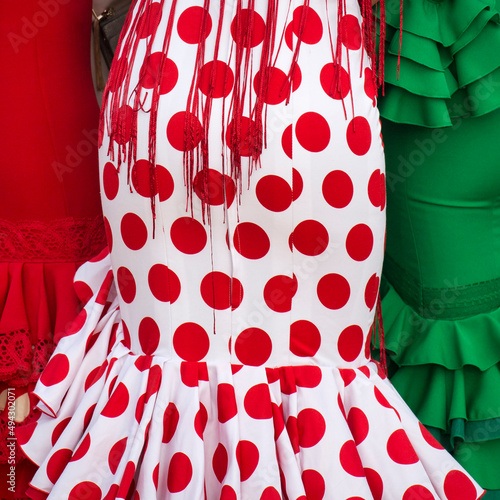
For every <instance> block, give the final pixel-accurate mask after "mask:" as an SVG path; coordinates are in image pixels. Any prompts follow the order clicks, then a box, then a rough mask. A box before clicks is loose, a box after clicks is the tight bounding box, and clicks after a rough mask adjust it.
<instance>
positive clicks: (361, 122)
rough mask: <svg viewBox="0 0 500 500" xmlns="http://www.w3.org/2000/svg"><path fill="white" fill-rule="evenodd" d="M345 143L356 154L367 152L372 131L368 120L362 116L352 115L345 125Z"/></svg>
mask: <svg viewBox="0 0 500 500" xmlns="http://www.w3.org/2000/svg"><path fill="white" fill-rule="evenodd" d="M346 137H347V144H348V146H349V149H350V150H351V151H352V152H353V153H354V154H355V155H358V156H363V155H365V154H366V153H368V150H369V149H370V146H371V143H372V131H371V129H370V124H369V123H368V120H367V119H366V118H365V117H363V116H356V117H354V118H353V119H352V120H351V121H350V122H349V125H348V126H347V132H346Z"/></svg>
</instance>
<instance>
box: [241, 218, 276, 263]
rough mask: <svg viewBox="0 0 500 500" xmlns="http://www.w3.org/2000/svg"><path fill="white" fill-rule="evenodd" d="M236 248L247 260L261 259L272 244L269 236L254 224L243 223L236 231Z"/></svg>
mask: <svg viewBox="0 0 500 500" xmlns="http://www.w3.org/2000/svg"><path fill="white" fill-rule="evenodd" d="M233 242H234V248H235V249H236V251H237V252H238V253H239V254H241V255H243V257H245V258H247V259H253V260H256V259H261V258H262V257H264V256H265V255H266V254H267V252H269V248H270V246H271V243H270V241H269V236H268V235H267V234H266V232H265V231H264V229H262V228H261V227H260V226H258V225H257V224H254V223H253V222H241V223H240V224H238V225H237V226H236V228H235V230H234V236H233Z"/></svg>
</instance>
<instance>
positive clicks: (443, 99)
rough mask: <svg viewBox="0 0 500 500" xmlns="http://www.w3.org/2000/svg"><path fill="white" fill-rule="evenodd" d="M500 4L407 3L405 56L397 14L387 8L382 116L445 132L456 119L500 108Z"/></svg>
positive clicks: (477, 0)
mask: <svg viewBox="0 0 500 500" xmlns="http://www.w3.org/2000/svg"><path fill="white" fill-rule="evenodd" d="M499 4H500V1H498V2H497V1H495V0H454V1H451V0H434V1H431V0H412V1H411V2H409V1H407V2H405V5H404V20H403V33H402V40H401V53H399V50H400V32H399V20H400V16H399V9H391V8H390V7H389V8H387V11H386V16H387V18H386V20H387V25H386V54H385V75H384V79H385V95H384V96H383V97H381V98H380V100H379V109H380V113H381V115H382V116H383V117H384V118H387V119H389V120H391V121H394V122H397V123H408V124H412V125H420V126H425V127H446V126H451V125H452V123H453V120H454V119H456V118H460V117H468V116H481V115H484V114H486V113H489V112H491V111H493V110H494V109H497V108H499V107H500V51H499V50H496V47H499V46H500V5H499ZM399 56H400V57H399ZM398 64H399V74H398Z"/></svg>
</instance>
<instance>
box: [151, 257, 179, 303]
mask: <svg viewBox="0 0 500 500" xmlns="http://www.w3.org/2000/svg"><path fill="white" fill-rule="evenodd" d="M148 283H149V288H150V290H151V293H152V294H153V295H154V297H155V298H156V299H158V300H160V301H161V302H171V303H174V302H175V301H176V300H177V298H178V297H179V294H180V293H181V282H180V280H179V278H178V277H177V275H176V274H175V273H174V272H173V271H172V270H171V269H169V268H168V267H167V266H164V265H163V264H155V265H154V266H153V267H152V268H151V269H150V270H149V273H148Z"/></svg>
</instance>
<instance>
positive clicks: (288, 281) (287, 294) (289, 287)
mask: <svg viewBox="0 0 500 500" xmlns="http://www.w3.org/2000/svg"><path fill="white" fill-rule="evenodd" d="M296 292H297V278H296V277H295V276H294V277H293V278H290V277H289V276H274V277H272V278H271V279H270V280H269V281H268V282H267V283H266V286H265V287H264V300H265V301H266V304H267V306H268V307H269V309H272V310H273V311H275V312H287V311H290V309H291V308H292V298H293V296H294V295H295V293H296Z"/></svg>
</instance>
